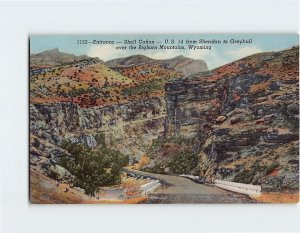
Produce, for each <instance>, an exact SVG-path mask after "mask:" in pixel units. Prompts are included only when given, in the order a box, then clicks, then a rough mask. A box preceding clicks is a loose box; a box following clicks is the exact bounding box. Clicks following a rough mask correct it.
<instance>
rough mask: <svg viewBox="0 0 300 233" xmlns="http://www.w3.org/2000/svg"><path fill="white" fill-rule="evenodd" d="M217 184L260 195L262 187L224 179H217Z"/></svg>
mask: <svg viewBox="0 0 300 233" xmlns="http://www.w3.org/2000/svg"><path fill="white" fill-rule="evenodd" d="M214 183H215V186H217V187H219V188H222V189H226V190H229V191H233V192H237V193H243V194H247V195H250V196H260V194H261V193H260V191H261V187H260V186H258V185H252V184H242V183H236V182H230V181H224V180H215V181H214Z"/></svg>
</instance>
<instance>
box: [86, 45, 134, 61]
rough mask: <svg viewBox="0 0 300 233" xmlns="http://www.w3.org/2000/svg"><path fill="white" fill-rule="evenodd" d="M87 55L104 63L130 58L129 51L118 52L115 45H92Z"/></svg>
mask: <svg viewBox="0 0 300 233" xmlns="http://www.w3.org/2000/svg"><path fill="white" fill-rule="evenodd" d="M87 55H88V56H90V57H99V58H100V59H101V60H104V61H108V60H111V59H114V58H120V57H126V56H129V54H128V52H127V50H116V48H115V45H101V46H99V45H92V46H91V47H90V49H89V51H88V53H87Z"/></svg>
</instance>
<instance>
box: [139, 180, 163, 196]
mask: <svg viewBox="0 0 300 233" xmlns="http://www.w3.org/2000/svg"><path fill="white" fill-rule="evenodd" d="M160 186H161V184H160V183H159V180H155V181H151V182H149V183H147V184H143V185H141V187H140V190H141V191H142V192H143V193H144V194H149V193H152V192H154V191H155V190H156V189H158V188H159V187H160Z"/></svg>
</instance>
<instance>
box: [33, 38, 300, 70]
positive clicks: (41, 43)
mask: <svg viewBox="0 0 300 233" xmlns="http://www.w3.org/2000/svg"><path fill="white" fill-rule="evenodd" d="M243 38H245V39H248V38H251V39H252V43H251V44H242V45H236V44H230V43H228V44H214V45H212V50H196V51H192V50H189V49H185V50H147V51H144V50H128V49H127V50H124V51H117V50H116V49H115V46H116V45H118V44H115V45H113V46H109V45H92V44H87V45H78V44H77V40H79V39H81V40H89V41H92V40H115V41H123V40H124V39H130V40H133V39H137V40H139V39H142V40H146V39H148V40H155V41H164V40H165V39H175V41H176V43H175V45H176V44H177V40H179V39H183V40H186V39H189V40H197V41H198V40H199V39H205V40H211V39H217V40H221V41H223V40H225V39H226V40H230V39H243ZM206 45H208V44H206ZM295 45H299V37H298V35H297V34H169V35H167V34H158V35H151V34H149V35H145V34H144V35H143V34H142V35H138V34H137V35H31V36H30V52H31V53H38V52H42V51H45V50H48V49H53V48H58V49H59V50H60V51H61V52H65V53H71V54H75V55H89V56H92V57H95V56H97V57H99V58H100V59H102V60H104V61H107V60H110V59H113V58H118V57H126V56H130V55H135V54H143V55H146V56H149V57H152V58H156V59H166V58H172V57H175V56H179V55H183V56H186V57H191V58H193V59H203V60H205V61H206V62H207V64H208V67H209V68H210V69H212V68H216V67H218V66H221V65H224V64H226V63H228V62H231V61H234V60H237V59H240V58H242V57H245V56H248V55H251V54H254V53H259V52H266V51H279V50H283V49H287V48H291V47H292V46H295Z"/></svg>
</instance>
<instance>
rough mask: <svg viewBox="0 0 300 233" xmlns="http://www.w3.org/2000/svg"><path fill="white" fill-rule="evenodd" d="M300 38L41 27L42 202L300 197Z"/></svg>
mask: <svg viewBox="0 0 300 233" xmlns="http://www.w3.org/2000/svg"><path fill="white" fill-rule="evenodd" d="M298 41H299V37H298V35H297V34H149V35H148V34H136V35H134V34H128V35H126V34H115V35H113V34H112V35H101V34H99V35H97V34H95V35H84V34H81V35H30V38H29V47H30V49H29V106H28V107H29V170H30V171H29V176H30V177H29V186H30V202H31V203H35V204H64V203H70V204H186V203H189V204H201V203H202V204H208V203H211V204H218V203H228V204H231V203H232V204H234V203H255V204H259V203H298V201H299V42H298Z"/></svg>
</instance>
